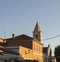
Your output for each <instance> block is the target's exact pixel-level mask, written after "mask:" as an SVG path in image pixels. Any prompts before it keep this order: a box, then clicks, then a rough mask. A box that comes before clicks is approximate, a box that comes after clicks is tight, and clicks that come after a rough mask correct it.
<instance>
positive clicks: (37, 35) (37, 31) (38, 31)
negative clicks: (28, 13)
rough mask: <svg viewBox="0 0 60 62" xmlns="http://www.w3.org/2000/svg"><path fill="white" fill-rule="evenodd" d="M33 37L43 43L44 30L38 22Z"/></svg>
mask: <svg viewBox="0 0 60 62" xmlns="http://www.w3.org/2000/svg"><path fill="white" fill-rule="evenodd" d="M33 38H34V39H36V40H38V41H39V42H40V43H42V31H41V28H40V26H39V24H38V22H37V23H36V26H35V29H34V31H33Z"/></svg>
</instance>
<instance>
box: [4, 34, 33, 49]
mask: <svg viewBox="0 0 60 62" xmlns="http://www.w3.org/2000/svg"><path fill="white" fill-rule="evenodd" d="M32 40H33V38H32V37H30V36H27V35H24V34H22V35H19V36H16V37H15V38H9V39H6V43H5V44H4V46H20V45H21V46H25V47H28V48H32Z"/></svg>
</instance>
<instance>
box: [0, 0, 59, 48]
mask: <svg viewBox="0 0 60 62" xmlns="http://www.w3.org/2000/svg"><path fill="white" fill-rule="evenodd" d="M37 21H38V23H39V25H40V27H41V30H42V33H43V36H42V37H43V39H47V38H50V37H54V36H57V35H60V0H0V37H1V38H10V37H12V34H13V33H14V34H15V35H16V36H18V35H21V34H26V35H28V36H31V37H32V36H33V30H34V27H35V24H36V22H37ZM43 44H44V46H48V44H50V45H51V48H52V49H54V48H55V47H56V46H58V45H60V37H57V38H54V39H50V40H45V41H43Z"/></svg>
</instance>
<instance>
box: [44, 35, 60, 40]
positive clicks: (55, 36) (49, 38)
mask: <svg viewBox="0 0 60 62" xmlns="http://www.w3.org/2000/svg"><path fill="white" fill-rule="evenodd" d="M57 37H60V35H57V36H54V37H50V38H47V39H43V41H45V40H50V39H54V38H57Z"/></svg>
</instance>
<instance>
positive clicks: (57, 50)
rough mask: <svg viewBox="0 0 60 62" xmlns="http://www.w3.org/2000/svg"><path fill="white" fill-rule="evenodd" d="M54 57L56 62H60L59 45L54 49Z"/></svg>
mask: <svg viewBox="0 0 60 62" xmlns="http://www.w3.org/2000/svg"><path fill="white" fill-rule="evenodd" d="M55 57H56V60H57V62H60V45H59V46H57V47H55Z"/></svg>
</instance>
